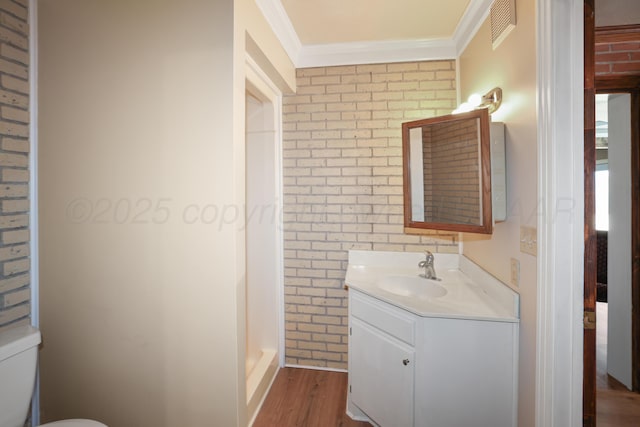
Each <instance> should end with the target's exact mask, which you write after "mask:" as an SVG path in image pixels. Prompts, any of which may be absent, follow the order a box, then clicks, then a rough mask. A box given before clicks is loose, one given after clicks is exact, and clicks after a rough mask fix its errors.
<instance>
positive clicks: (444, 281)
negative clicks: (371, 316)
mask: <svg viewBox="0 0 640 427" xmlns="http://www.w3.org/2000/svg"><path fill="white" fill-rule="evenodd" d="M431 255H434V256H435V259H434V260H431V263H430V265H429V266H430V267H431V268H430V269H427V268H426V267H427V265H426V264H427V263H428V258H427V259H425V253H420V252H385V251H360V250H350V251H349V266H348V267H347V274H346V276H345V284H346V285H347V286H348V287H349V289H353V290H355V291H357V292H361V293H364V294H366V295H369V296H371V297H374V298H376V299H378V300H380V301H382V302H386V303H389V304H392V305H394V306H396V307H399V308H402V309H404V310H407V311H409V312H410V313H413V314H417V315H418V316H422V317H441V318H456V319H477V320H491V321H498V322H518V321H519V317H520V311H519V303H520V300H519V296H518V294H517V293H516V292H514V291H513V290H512V289H510V288H509V287H508V286H506V285H505V284H504V283H502V282H500V281H499V280H498V279H496V278H495V277H493V276H492V275H491V274H489V273H488V272H486V271H484V270H483V269H481V268H480V267H479V266H478V265H476V264H474V263H473V262H472V261H471V260H469V259H468V258H466V257H465V256H464V255H460V254H442V253H436V254H431ZM426 256H427V257H428V256H429V254H426ZM425 261H427V262H425ZM426 270H430V271H426ZM425 274H432V275H433V274H435V275H436V276H437V279H427V278H425Z"/></svg>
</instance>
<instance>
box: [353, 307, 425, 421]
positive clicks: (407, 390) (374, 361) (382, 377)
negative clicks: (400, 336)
mask: <svg viewBox="0 0 640 427" xmlns="http://www.w3.org/2000/svg"><path fill="white" fill-rule="evenodd" d="M349 338H350V340H351V342H350V346H349V347H350V355H349V357H350V360H349V377H350V378H349V380H350V381H349V382H350V393H351V396H350V397H351V400H352V402H353V403H355V404H356V405H357V406H358V407H359V408H360V409H361V410H362V411H363V412H364V413H365V414H366V415H367V416H368V417H369V418H371V420H373V421H374V422H375V423H376V424H378V425H380V426H381V427H411V426H413V405H414V403H413V402H414V392H413V390H414V388H413V386H414V384H413V381H414V365H415V360H414V356H415V350H414V349H413V348H412V347H410V346H407V345H406V344H403V343H402V342H400V341H398V340H396V339H394V338H393V337H391V336H389V335H387V334H385V333H384V332H382V331H380V330H378V329H376V328H373V327H371V326H369V325H368V324H366V323H364V322H361V321H360V320H358V319H355V318H352V319H351V336H350V337H349Z"/></svg>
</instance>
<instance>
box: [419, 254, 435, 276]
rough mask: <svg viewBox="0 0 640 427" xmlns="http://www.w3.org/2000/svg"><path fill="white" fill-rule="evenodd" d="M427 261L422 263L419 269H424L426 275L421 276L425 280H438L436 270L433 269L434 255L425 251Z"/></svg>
mask: <svg viewBox="0 0 640 427" xmlns="http://www.w3.org/2000/svg"><path fill="white" fill-rule="evenodd" d="M425 255H426V257H427V258H426V259H425V260H424V261H420V263H419V264H418V267H420V268H424V274H420V276H421V277H424V278H425V279H431V280H438V278H437V277H436V270H435V268H434V267H433V260H434V257H433V254H432V253H431V252H430V251H425Z"/></svg>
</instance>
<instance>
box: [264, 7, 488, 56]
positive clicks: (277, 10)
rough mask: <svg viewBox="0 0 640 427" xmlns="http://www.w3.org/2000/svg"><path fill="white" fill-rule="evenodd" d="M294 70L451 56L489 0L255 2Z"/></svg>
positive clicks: (460, 48)
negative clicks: (287, 55)
mask: <svg viewBox="0 0 640 427" xmlns="http://www.w3.org/2000/svg"><path fill="white" fill-rule="evenodd" d="M255 1H256V4H257V5H258V7H259V8H260V10H261V11H262V13H263V15H264V16H265V18H266V20H267V22H268V23H269V25H271V28H272V29H273V30H274V32H275V34H276V36H277V37H278V39H279V40H280V42H281V43H282V45H283V46H284V48H285V50H286V51H287V53H288V54H289V57H290V58H291V60H292V62H293V63H294V65H295V66H296V68H305V67H314V66H331V65H349V64H366V63H382V62H403V61H416V60H434V59H453V58H457V57H458V56H459V55H460V53H461V52H462V51H463V50H464V48H465V47H466V45H467V43H468V42H469V41H470V40H471V38H472V37H473V35H475V33H476V31H477V30H478V28H479V26H480V25H481V24H482V23H483V22H484V21H485V19H486V17H487V16H488V14H489V9H490V7H491V4H492V3H493V0H446V1H442V0H321V1H318V0H255Z"/></svg>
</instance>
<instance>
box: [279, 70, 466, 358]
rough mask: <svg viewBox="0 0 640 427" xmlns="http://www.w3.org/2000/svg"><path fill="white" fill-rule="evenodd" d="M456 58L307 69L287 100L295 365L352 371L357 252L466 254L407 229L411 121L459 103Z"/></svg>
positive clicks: (453, 242) (288, 283)
mask: <svg viewBox="0 0 640 427" xmlns="http://www.w3.org/2000/svg"><path fill="white" fill-rule="evenodd" d="M455 87H456V84H455V61H430V62H412V63H399V64H376V65H357V66H345V67H320V68H308V69H300V70H298V79H297V93H296V95H295V96H287V97H285V98H284V101H283V102H284V106H283V110H284V134H283V140H284V141H283V145H284V150H283V157H284V159H283V164H284V171H283V174H284V190H283V191H284V210H285V212H284V231H285V236H284V239H285V242H284V248H285V252H284V263H285V279H284V280H285V318H286V331H285V334H286V359H287V363H291V364H300V365H311V366H320V367H330V368H341V369H346V367H347V299H346V296H347V292H346V291H345V289H344V277H345V271H346V267H347V256H348V250H349V249H364V250H380V251H422V250H425V249H430V250H432V251H434V252H436V251H437V252H457V251H458V244H457V236H458V235H457V233H451V232H436V231H433V232H432V233H431V234H430V235H428V236H424V237H420V236H415V235H406V234H404V233H403V198H402V132H401V123H402V122H405V121H410V120H415V119H419V118H426V117H432V116H435V115H442V114H448V113H450V112H451V110H453V109H454V108H455V100H456V91H455Z"/></svg>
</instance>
